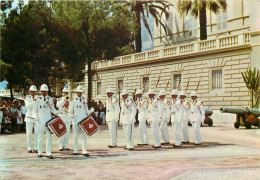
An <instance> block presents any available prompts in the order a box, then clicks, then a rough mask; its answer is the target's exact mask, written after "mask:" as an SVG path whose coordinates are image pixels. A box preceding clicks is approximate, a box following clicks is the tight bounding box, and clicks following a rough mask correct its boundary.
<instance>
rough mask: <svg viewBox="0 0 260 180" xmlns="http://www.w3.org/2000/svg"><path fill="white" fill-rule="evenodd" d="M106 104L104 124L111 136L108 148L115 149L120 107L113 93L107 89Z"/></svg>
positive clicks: (110, 89)
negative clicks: (105, 123) (106, 125)
mask: <svg viewBox="0 0 260 180" xmlns="http://www.w3.org/2000/svg"><path fill="white" fill-rule="evenodd" d="M106 92H107V97H108V99H107V102H106V122H107V124H108V129H109V132H110V136H111V141H112V142H111V144H110V145H108V147H109V148H114V147H117V124H118V121H119V113H120V107H119V103H118V100H117V99H116V98H115V97H114V96H113V94H114V91H113V89H112V88H108V89H107V91H106Z"/></svg>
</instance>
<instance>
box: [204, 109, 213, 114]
mask: <svg viewBox="0 0 260 180" xmlns="http://www.w3.org/2000/svg"><path fill="white" fill-rule="evenodd" d="M212 114H213V111H212V110H211V109H205V116H211V115H212Z"/></svg>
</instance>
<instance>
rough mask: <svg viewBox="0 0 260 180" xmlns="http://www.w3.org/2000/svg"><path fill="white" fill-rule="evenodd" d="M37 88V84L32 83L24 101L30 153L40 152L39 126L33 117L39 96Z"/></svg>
mask: <svg viewBox="0 0 260 180" xmlns="http://www.w3.org/2000/svg"><path fill="white" fill-rule="evenodd" d="M36 92H37V88H36V86H35V85H32V86H31V87H30V89H29V93H30V95H29V96H26V98H25V100H24V102H25V106H26V108H27V111H26V114H25V119H24V121H25V122H26V136H27V149H28V153H32V152H34V153H38V128H37V126H36V119H34V118H33V106H34V105H35V101H34V99H36V98H37V96H36V95H35V94H36ZM33 130H34V140H33V148H32V132H33Z"/></svg>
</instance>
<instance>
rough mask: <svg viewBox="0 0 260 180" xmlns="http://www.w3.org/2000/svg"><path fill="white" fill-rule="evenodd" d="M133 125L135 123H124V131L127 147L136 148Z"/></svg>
mask: <svg viewBox="0 0 260 180" xmlns="http://www.w3.org/2000/svg"><path fill="white" fill-rule="evenodd" d="M133 126H134V125H133V124H123V131H124V134H125V140H126V147H127V148H134V139H133Z"/></svg>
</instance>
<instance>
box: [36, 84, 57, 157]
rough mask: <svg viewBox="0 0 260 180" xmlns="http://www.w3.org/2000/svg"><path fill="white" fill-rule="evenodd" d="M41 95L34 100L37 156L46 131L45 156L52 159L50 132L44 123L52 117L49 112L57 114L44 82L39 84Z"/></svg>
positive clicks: (40, 152) (40, 154)
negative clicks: (37, 133)
mask: <svg viewBox="0 0 260 180" xmlns="http://www.w3.org/2000/svg"><path fill="white" fill-rule="evenodd" d="M40 91H41V94H42V95H41V96H40V97H38V98H37V99H36V101H35V106H34V112H33V114H34V117H35V118H36V119H37V126H38V132H39V137H38V157H42V148H43V134H44V132H45V133H46V156H47V157H48V158H49V159H53V156H52V155H51V143H52V141H51V133H50V131H49V129H48V128H47V127H46V123H47V122H48V121H49V120H50V119H51V118H52V116H51V113H53V114H55V115H57V113H58V112H57V110H56V109H55V108H54V105H53V99H52V98H51V97H50V96H48V95H47V93H48V91H49V89H48V86H47V85H46V84H43V85H42V86H41V89H40Z"/></svg>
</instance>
